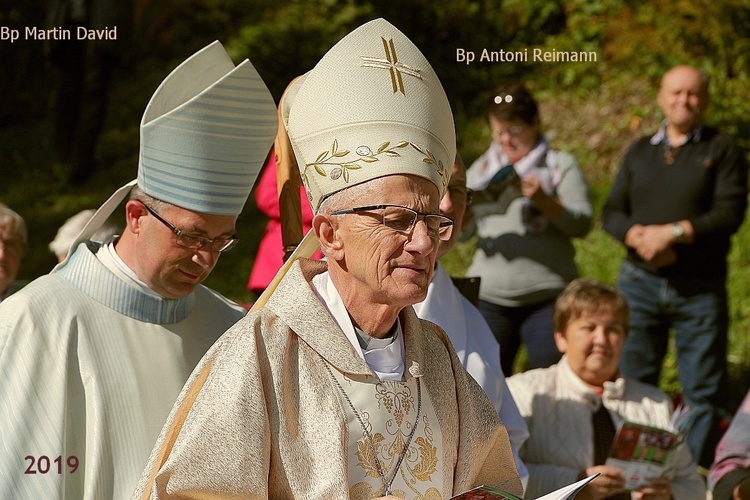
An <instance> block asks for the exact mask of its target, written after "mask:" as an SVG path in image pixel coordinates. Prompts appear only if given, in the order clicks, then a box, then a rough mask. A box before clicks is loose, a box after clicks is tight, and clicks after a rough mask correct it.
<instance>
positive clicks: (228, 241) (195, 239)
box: [141, 202, 240, 253]
mask: <svg viewBox="0 0 750 500" xmlns="http://www.w3.org/2000/svg"><path fill="white" fill-rule="evenodd" d="M141 203H143V202H141ZM143 206H144V207H146V210H148V213H150V214H151V215H153V216H154V217H155V218H156V220H158V221H159V222H161V223H162V224H164V225H165V226H167V227H168V228H169V229H170V230H171V231H172V232H173V233H174V234H175V236H177V245H179V246H181V247H183V248H187V249H190V250H195V251H198V250H201V249H203V248H204V247H208V248H209V249H210V250H211V251H212V252H219V253H224V252H226V251H228V250H231V249H232V248H234V246H235V245H236V244H237V242H238V241H240V239H239V237H238V236H237V235H236V234H235V235H232V236H230V237H229V238H206V237H205V236H200V235H197V234H190V233H186V232H185V231H183V230H181V229H178V228H177V227H175V226H174V224H172V223H171V222H169V221H168V220H167V219H165V218H164V217H162V216H161V215H159V213H158V212H156V210H154V209H153V208H151V207H149V206H148V205H146V204H145V203H143Z"/></svg>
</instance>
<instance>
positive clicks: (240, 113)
mask: <svg viewBox="0 0 750 500" xmlns="http://www.w3.org/2000/svg"><path fill="white" fill-rule="evenodd" d="M277 128H278V120H277V114H276V105H275V103H274V100H273V97H272V96H271V93H270V92H269V91H268V88H267V87H266V85H265V83H263V80H262V79H261V77H260V75H259V74H258V72H257V71H256V70H255V68H254V67H253V65H252V64H251V63H250V61H249V60H247V59H245V60H244V61H242V62H241V63H240V64H239V65H237V66H236V67H235V65H234V63H232V60H231V59H230V57H229V55H228V54H227V52H226V51H225V50H224V47H223V46H222V45H221V43H220V42H218V41H215V42H213V43H211V44H210V45H208V46H207V47H205V48H203V49H201V50H200V51H198V52H196V53H195V54H193V55H192V56H191V57H189V58H188V59H187V60H185V61H184V62H183V63H182V64H180V65H179V66H178V67H177V68H175V69H174V70H173V71H172V72H171V73H170V74H169V75H168V76H167V77H166V78H165V79H164V81H163V82H162V83H161V85H159V88H157V89H156V92H154V95H153V96H152V97H151V100H150V101H149V103H148V106H146V111H145V112H144V114H143V119H142V120H141V127H140V129H141V130H140V136H141V140H140V154H139V159H138V177H137V179H136V180H134V181H131V182H129V183H128V184H126V185H125V186H123V187H121V188H120V189H118V190H117V191H116V192H115V193H114V194H113V195H112V196H111V197H110V198H109V200H107V201H106V202H105V203H104V204H103V205H102V206H101V207H100V208H99V210H97V212H96V214H95V215H94V216H93V217H92V218H91V220H90V221H89V223H88V224H87V225H86V227H84V229H83V231H82V232H81V234H80V235H78V238H76V241H75V242H74V243H73V245H72V247H71V252H70V253H73V251H74V250H75V248H76V247H77V246H78V244H79V243H80V242H82V241H86V240H87V239H89V238H90V237H91V235H92V234H94V232H96V230H97V229H98V228H99V227H101V225H102V224H103V223H104V221H106V220H107V218H108V217H109V216H110V215H111V214H112V212H114V210H115V209H116V208H117V206H119V205H120V203H121V202H122V201H123V200H124V199H125V198H126V197H127V195H128V193H129V192H130V191H131V189H132V188H133V186H135V185H136V184H137V185H138V186H139V187H140V188H141V189H142V190H143V191H144V192H145V193H146V194H148V195H150V196H153V197H154V198H157V199H159V200H162V201H165V202H168V203H172V204H174V205H177V206H179V207H181V208H185V209H187V210H192V211H195V212H201V213H206V214H213V215H239V213H240V212H241V211H242V208H243V207H244V205H245V202H246V201H247V198H248V196H249V194H250V190H251V189H252V187H253V184H254V183H255V180H256V178H257V177H258V173H259V172H260V169H261V167H262V166H263V162H264V160H265V158H266V155H267V154H268V151H269V150H270V148H271V144H272V143H273V139H274V137H275V136H276V132H277ZM64 265H65V262H63V263H62V264H60V265H59V266H58V267H61V266H64Z"/></svg>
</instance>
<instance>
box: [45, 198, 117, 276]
mask: <svg viewBox="0 0 750 500" xmlns="http://www.w3.org/2000/svg"><path fill="white" fill-rule="evenodd" d="M94 213H96V210H94V209H86V210H81V211H80V212H78V213H77V214H75V215H74V216H72V217H70V218H68V220H66V221H65V222H64V223H63V225H62V226H60V229H58V230H57V234H56V235H55V239H54V240H52V241H51V242H50V244H49V249H50V251H51V252H52V253H54V254H55V257H57V262H58V263H59V262H62V261H64V260H65V258H66V257H67V256H68V251H69V250H70V246H71V245H72V244H73V242H74V241H75V239H76V237H77V236H78V235H79V234H81V231H82V230H83V227H84V226H85V225H86V223H87V222H88V221H89V220H90V219H91V217H93V216H94ZM119 232H120V228H119V227H118V226H117V224H115V223H113V222H105V223H104V224H103V225H102V227H100V228H99V229H97V230H96V232H95V233H94V234H93V235H92V236H91V238H90V240H91V241H95V242H97V243H104V242H106V241H107V240H108V239H109V237H110V236H114V235H116V234H118V233H119Z"/></svg>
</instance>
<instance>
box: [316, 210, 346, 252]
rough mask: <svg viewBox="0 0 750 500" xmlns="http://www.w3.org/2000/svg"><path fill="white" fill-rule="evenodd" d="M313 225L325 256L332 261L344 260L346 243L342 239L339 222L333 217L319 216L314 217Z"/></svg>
mask: <svg viewBox="0 0 750 500" xmlns="http://www.w3.org/2000/svg"><path fill="white" fill-rule="evenodd" d="M312 225H313V230H314V231H315V236H317V237H318V241H319V242H320V249H321V250H322V251H323V254H324V255H325V256H326V257H327V258H328V259H330V260H341V259H343V258H344V242H343V241H342V240H341V237H340V236H341V234H340V228H339V223H338V221H337V220H336V219H335V218H334V217H333V216H331V215H328V214H318V215H316V216H315V217H313V221H312Z"/></svg>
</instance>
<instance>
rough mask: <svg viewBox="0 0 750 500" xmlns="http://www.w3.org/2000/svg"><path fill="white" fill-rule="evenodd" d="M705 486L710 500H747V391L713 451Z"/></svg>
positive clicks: (749, 485)
mask: <svg viewBox="0 0 750 500" xmlns="http://www.w3.org/2000/svg"><path fill="white" fill-rule="evenodd" d="M708 486H709V489H710V490H711V492H712V493H713V499H714V500H748V499H750V391H748V393H747V394H746V395H745V400H744V401H742V405H741V406H740V409H739V410H737V413H736V414H735V416H734V418H733V419H732V423H731V424H730V425H729V428H728V429H727V432H725V433H724V436H723V437H722V438H721V441H719V446H717V447H716V458H715V459H714V463H713V465H712V466H711V470H710V471H709V473H708Z"/></svg>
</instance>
